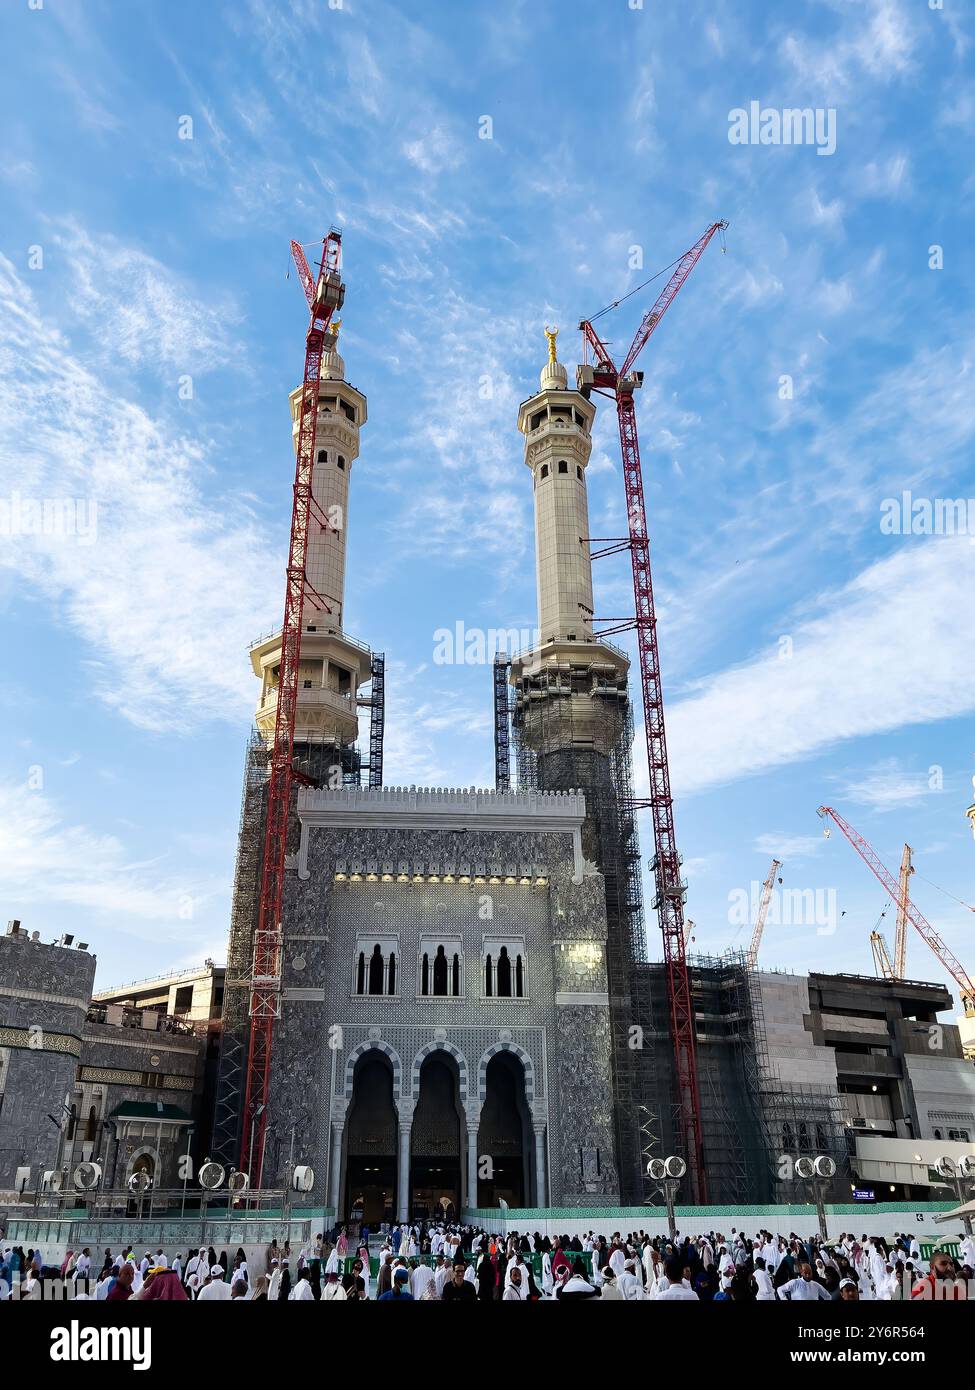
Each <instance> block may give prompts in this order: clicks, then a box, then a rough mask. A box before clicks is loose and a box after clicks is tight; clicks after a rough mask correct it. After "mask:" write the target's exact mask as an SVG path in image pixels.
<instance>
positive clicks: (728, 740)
mask: <svg viewBox="0 0 975 1390" xmlns="http://www.w3.org/2000/svg"><path fill="white" fill-rule="evenodd" d="M973 588H975V547H973V546H972V545H971V544H970V543H969V541H968V539H967V538H966V537H960V538H951V539H939V540H936V541H926V542H922V543H921V544H918V545H915V544H913V543H910V542H909V543H908V544H906V545H904V546H902V547H901V548H900V549H899V550H898V551H897V553H896V554H894V555H893V556H892V557H891V558H890V559H887V560H882V561H878V562H877V563H876V564H873V565H871V566H870V567H869V568H868V569H866V570H864V571H863V572H862V573H861V574H860V575H858V576H857V577H856V578H855V579H854V580H852V581H851V582H850V583H849V584H847V585H846V586H845V587H843V588H842V589H838V590H833V591H830V592H827V593H823V594H821V595H820V596H819V597H818V599H817V600H816V603H815V605H814V606H815V611H816V612H817V614H818V616H816V617H814V618H812V619H809V620H805V621H803V622H801V623H799V624H798V625H796V626H795V627H794V628H793V629H792V631H791V635H792V638H793V654H792V657H791V659H780V658H779V656H778V652H777V650H776V651H775V652H770V653H769V654H766V655H762V656H758V657H756V658H754V659H753V660H751V661H749V662H746V663H744V664H743V665H741V666H737V667H734V668H732V669H730V670H727V671H722V672H719V673H718V674H716V675H714V676H711V677H709V678H707V679H706V680H704V681H702V682H700V685H699V687H698V690H697V692H696V693H695V694H693V695H692V696H690V698H688V699H685V700H682V701H679V702H678V703H677V704H675V705H673V706H672V708H671V710H670V713H669V718H668V732H667V738H668V746H669V749H670V765H671V775H672V777H673V781H674V787H675V792H676V793H677V794H681V795H685V796H686V795H688V794H689V793H691V792H695V791H701V790H703V789H704V788H705V787H710V786H715V785H718V784H720V783H724V782H730V781H733V780H735V779H736V778H740V777H745V776H748V775H750V774H753V773H756V772H759V771H762V770H764V769H766V768H771V767H777V766H782V765H783V764H787V763H791V762H796V761H798V760H800V759H803V758H809V757H811V756H813V755H814V754H815V753H818V752H820V751H822V750H823V749H825V748H827V747H829V746H830V745H832V744H835V743H838V742H840V741H842V740H845V739H850V738H856V737H861V736H863V735H865V734H875V733H883V732H887V731H889V730H892V729H897V728H902V727H904V726H906V725H913V724H923V723H926V722H929V721H932V720H935V719H944V718H949V717H951V716H954V715H959V714H965V713H968V712H970V711H971V710H972V709H973V708H975V687H973V685H972V680H971V663H970V661H969V659H968V654H969V653H970V652H971V651H972V650H975V604H973V603H972V602H971V595H972V591H973ZM782 630H783V631H789V628H788V625H785V626H783V628H782ZM905 633H910V634H911V638H910V641H909V642H905V641H904V634H905ZM894 653H896V662H895V661H894V659H893V654H894Z"/></svg>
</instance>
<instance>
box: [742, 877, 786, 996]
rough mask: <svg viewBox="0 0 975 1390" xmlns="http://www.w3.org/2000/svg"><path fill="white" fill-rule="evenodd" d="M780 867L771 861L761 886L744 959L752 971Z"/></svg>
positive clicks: (756, 962) (755, 963)
mask: <svg viewBox="0 0 975 1390" xmlns="http://www.w3.org/2000/svg"><path fill="white" fill-rule="evenodd" d="M781 867H782V861H781V859H773V860H772V867H771V868H770V869H769V871H768V878H766V880H765V882H764V883H763V884H762V897H761V900H760V902H759V904H758V913H757V914H756V917H755V929H754V931H753V932H752V940H751V945H750V946H749V948H748V954H747V956H746V957H745V959H746V961H747V962H748V964H749V966H750V967H751V969H752V970H754V969H755V966H756V965H757V964H758V948H759V947H760V946H761V944H762V933H763V932H764V930H765V919H766V917H767V916H768V908H769V903H770V902H771V901H772V890H773V888H774V887H775V874H776V871H777V870H778V869H781ZM779 882H780V883H781V882H782V880H781V879H779Z"/></svg>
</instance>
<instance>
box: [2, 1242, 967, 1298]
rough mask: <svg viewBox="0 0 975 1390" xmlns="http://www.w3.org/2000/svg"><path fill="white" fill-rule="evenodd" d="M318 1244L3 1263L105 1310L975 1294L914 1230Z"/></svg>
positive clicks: (963, 1265) (19, 1281) (32, 1256)
mask: <svg viewBox="0 0 975 1390" xmlns="http://www.w3.org/2000/svg"><path fill="white" fill-rule="evenodd" d="M331 1234H332V1237H333V1238H332V1239H327V1238H326V1237H325V1235H324V1234H321V1235H319V1236H317V1237H316V1238H315V1239H314V1241H311V1242H309V1244H308V1245H306V1246H305V1247H304V1248H303V1249H301V1250H299V1251H298V1252H297V1253H295V1252H293V1251H292V1250H291V1248H290V1246H289V1245H288V1244H287V1243H285V1244H284V1245H283V1246H281V1247H280V1248H279V1247H278V1244H277V1242H276V1241H274V1242H272V1243H271V1245H270V1246H268V1247H267V1248H266V1250H265V1251H264V1252H263V1254H262V1257H261V1259H260V1260H259V1261H258V1263H259V1264H260V1265H261V1267H260V1268H252V1267H251V1264H252V1263H253V1257H252V1261H251V1262H249V1261H248V1257H247V1255H246V1253H245V1251H244V1250H243V1249H240V1248H239V1249H238V1250H237V1251H236V1253H235V1254H234V1255H233V1256H232V1257H231V1256H229V1254H228V1252H227V1251H226V1250H224V1251H221V1252H220V1254H217V1252H216V1250H215V1249H214V1248H213V1247H212V1246H210V1247H201V1248H199V1249H195V1250H191V1251H189V1252H188V1254H187V1255H186V1256H185V1258H184V1257H183V1256H182V1255H181V1254H176V1255H174V1256H173V1257H172V1258H170V1257H168V1256H167V1255H166V1253H165V1252H164V1251H163V1250H162V1249H157V1250H156V1251H155V1253H152V1252H151V1251H148V1250H147V1251H145V1253H144V1254H142V1255H137V1254H136V1252H135V1250H134V1249H132V1248H131V1247H130V1248H128V1249H125V1250H122V1251H120V1252H119V1253H117V1254H115V1253H113V1252H112V1250H110V1249H107V1250H105V1251H104V1254H103V1256H102V1258H101V1260H100V1261H99V1260H98V1259H93V1257H92V1252H91V1250H90V1249H89V1248H88V1247H85V1248H84V1249H82V1250H79V1251H77V1252H76V1251H73V1250H69V1251H68V1252H67V1255H66V1257H65V1259H64V1260H63V1262H61V1264H60V1266H54V1267H51V1266H48V1265H45V1264H44V1262H43V1258H42V1254H41V1251H40V1250H28V1251H27V1252H26V1253H25V1252H24V1250H23V1249H22V1248H20V1247H17V1248H14V1247H12V1246H10V1245H6V1246H4V1247H3V1252H2V1257H0V1299H2V1298H8V1297H10V1296H11V1292H12V1290H13V1289H14V1288H15V1287H16V1288H17V1290H18V1295H19V1297H20V1298H41V1297H42V1296H43V1281H44V1280H45V1279H54V1278H57V1279H60V1280H61V1281H62V1282H64V1283H70V1285H71V1289H72V1293H73V1296H74V1297H75V1298H89V1299H90V1298H93V1299H97V1300H106V1301H108V1302H117V1301H126V1300H129V1299H137V1300H140V1299H141V1300H146V1301H149V1300H155V1299H162V1300H166V1301H186V1300H195V1301H197V1302H201V1303H205V1302H211V1301H225V1300H226V1301H234V1300H237V1301H247V1302H265V1301H267V1302H275V1301H278V1302H280V1301H290V1302H304V1301H319V1302H323V1303H325V1302H349V1301H360V1302H361V1301H365V1300H373V1299H375V1300H377V1301H379V1302H391V1301H402V1302H418V1301H423V1302H429V1301H443V1302H450V1301H455V1300H458V1299H460V1300H465V1301H468V1302H494V1301H500V1302H505V1303H508V1302H544V1301H547V1300H567V1301H581V1300H589V1299H596V1298H602V1299H610V1300H613V1299H615V1300H623V1301H627V1302H639V1301H645V1300H646V1301H658V1300H661V1301H671V1300H682V1299H683V1300H692V1301H700V1302H723V1301H726V1300H730V1301H734V1302H759V1303H763V1302H773V1301H775V1300H777V1299H782V1300H787V1301H793V1302H805V1301H823V1302H828V1301H834V1302H836V1301H843V1302H856V1301H860V1300H863V1299H878V1300H896V1299H908V1298H925V1297H926V1298H937V1297H941V1298H961V1297H966V1296H973V1297H975V1284H973V1282H972V1281H973V1280H975V1240H973V1238H972V1237H971V1236H970V1235H969V1236H966V1237H964V1238H963V1239H962V1241H961V1243H960V1248H959V1258H957V1259H955V1258H954V1257H953V1256H952V1255H951V1254H949V1253H948V1252H947V1251H945V1250H941V1249H936V1250H935V1251H934V1252H933V1253H932V1254H931V1257H930V1259H929V1260H926V1259H924V1258H923V1257H922V1254H921V1247H920V1243H919V1242H918V1239H917V1237H916V1236H914V1235H911V1234H906V1233H898V1234H896V1235H895V1236H894V1237H893V1238H892V1240H890V1241H888V1240H886V1239H884V1238H882V1237H880V1236H867V1235H866V1234H864V1235H861V1236H859V1237H857V1236H855V1235H853V1234H852V1233H843V1234H841V1235H840V1236H839V1237H838V1238H837V1239H836V1240H831V1241H823V1240H819V1239H816V1238H808V1237H800V1236H798V1235H795V1234H790V1235H789V1236H783V1235H774V1234H773V1233H771V1232H770V1231H764V1230H763V1231H759V1232H757V1233H756V1234H755V1235H746V1234H745V1233H744V1232H743V1231H738V1230H736V1229H735V1228H734V1227H732V1229H731V1232H730V1235H727V1236H726V1235H724V1234H722V1233H720V1232H716V1231H711V1232H708V1233H707V1234H704V1235H698V1236H683V1237H681V1236H680V1235H677V1236H675V1238H674V1239H672V1240H668V1239H666V1238H664V1237H661V1236H650V1235H648V1234H646V1233H645V1232H643V1231H634V1232H630V1233H628V1234H626V1235H625V1236H624V1235H622V1234H621V1233H620V1232H618V1231H617V1232H614V1233H613V1235H612V1236H611V1237H610V1238H609V1239H607V1238H606V1236H604V1235H596V1234H595V1233H594V1232H592V1231H590V1232H588V1233H587V1234H586V1235H584V1236H578V1235H576V1236H567V1235H566V1236H561V1237H549V1236H543V1235H541V1234H539V1233H538V1232H535V1233H533V1234H529V1233H524V1234H520V1235H519V1234H518V1233H517V1232H512V1233H510V1234H508V1235H505V1236H499V1235H493V1234H491V1233H490V1232H488V1231H485V1230H483V1229H481V1228H478V1227H475V1226H444V1225H427V1224H426V1223H417V1224H406V1223H404V1224H403V1225H401V1226H394V1227H384V1228H383V1229H382V1230H380V1231H379V1232H378V1233H376V1234H375V1236H374V1239H375V1241H376V1242H377V1244H378V1251H377V1254H376V1257H375V1258H376V1261H377V1264H378V1273H375V1274H374V1272H373V1269H372V1261H371V1260H370V1240H371V1237H370V1233H369V1232H368V1230H366V1229H364V1228H363V1229H361V1230H360V1231H359V1233H358V1235H357V1237H356V1238H353V1237H352V1236H351V1235H350V1233H349V1230H348V1228H346V1227H341V1228H339V1229H338V1230H337V1231H334V1232H332V1233H331Z"/></svg>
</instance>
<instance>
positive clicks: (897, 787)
mask: <svg viewBox="0 0 975 1390" xmlns="http://www.w3.org/2000/svg"><path fill="white" fill-rule="evenodd" d="M930 793H931V786H930V784H929V781H928V773H927V772H924V773H911V772H906V771H905V770H904V769H903V768H902V767H901V765H900V763H899V762H898V760H897V759H896V758H886V759H884V761H883V762H880V763H877V764H875V765H874V766H873V767H871V768H868V769H867V771H866V772H865V773H863V775H862V776H860V777H859V778H857V779H855V780H853V781H850V782H848V783H847V784H846V786H845V787H844V788H843V793H842V795H843V799H844V800H847V801H855V802H856V803H857V804H858V805H860V806H869V807H871V808H872V809H873V810H874V811H899V810H900V809H901V807H902V806H916V805H917V804H918V803H919V802H920V801H922V800H923V798H924V797H925V796H928V795H930Z"/></svg>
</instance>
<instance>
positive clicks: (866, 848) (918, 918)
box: [818, 806, 975, 1002]
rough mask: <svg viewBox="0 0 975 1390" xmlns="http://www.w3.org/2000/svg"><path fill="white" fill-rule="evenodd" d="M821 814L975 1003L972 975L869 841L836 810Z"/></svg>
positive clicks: (964, 995)
mask: <svg viewBox="0 0 975 1390" xmlns="http://www.w3.org/2000/svg"><path fill="white" fill-rule="evenodd" d="M818 814H819V815H820V816H822V817H823V818H824V819H825V818H826V817H827V816H828V817H830V818H831V819H832V820H833V821H835V823H836V824H837V825H838V826H839V828H840V830H841V831H842V832H843V834H844V835H845V836H846V838H847V839H848V840H849V842H850V844H851V845H852V846H853V848H854V849H855V850H856V852H857V854H859V856H860V858H861V859H862V860H863V861H864V863H865V864H866V865H867V867H868V868H869V869H870V870H871V872H872V873H874V874H875V875H876V877H877V878H879V880H880V882H881V883H882V884H883V885H884V887H885V888H886V889H887V892H888V893H889V894H890V896H891V897H892V898H893V900H894V902H895V903H896V904H897V906H898V908H901V907H903V910H904V913H905V915H906V917H907V920H908V921H909V922H910V923H911V926H912V927H913V928H914V930H915V931H916V932H917V933H918V935H919V936H920V937H921V938H922V939H923V940H924V941H926V942H927V944H928V945H929V946H930V947H931V950H932V951H933V952H934V954H935V955H936V956H937V957H938V960H940V961H941V964H942V965H943V966H944V967H945V969H946V970H947V971H948V974H949V975H951V977H952V979H953V980H954V981H955V982H956V984H957V985H958V987H959V989H960V990H961V996H962V1001H963V1002H965V1001H970V1000H975V984H973V983H972V981H971V980H970V979H969V977H968V973H967V972H966V970H965V968H964V966H963V965H962V963H961V961H960V960H959V959H958V958H957V956H955V955H954V954H953V953H952V952H951V951H950V950H949V949H948V947H947V946H946V945H945V943H944V942H943V941H942V939H941V937H940V936H939V935H938V933H937V932H936V931H935V929H934V927H932V925H931V923H930V922H929V921H928V920H927V918H925V917H923V916H922V915H921V913H920V912H919V911H918V910H917V908H916V907H915V906H914V904H913V903H912V902H909V901H908V900H907V898H906V896H904V895H903V894H902V891H901V885H900V884H899V883H898V881H897V879H895V878H894V876H893V874H892V873H890V871H889V870H888V869H887V868H885V867H884V865H883V863H882V862H881V860H880V858H879V857H878V855H877V852H876V850H875V849H874V848H873V846H872V845H871V844H870V842H869V840H865V839H864V837H863V836H862V835H860V834H858V833H857V831H855V830H854V829H853V827H852V825H850V824H849V823H848V822H847V821H845V820H844V819H843V817H842V816H841V815H840V813H839V812H838V811H835V810H834V809H833V807H832V806H820V808H819V812H818Z"/></svg>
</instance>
